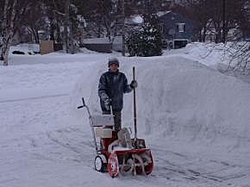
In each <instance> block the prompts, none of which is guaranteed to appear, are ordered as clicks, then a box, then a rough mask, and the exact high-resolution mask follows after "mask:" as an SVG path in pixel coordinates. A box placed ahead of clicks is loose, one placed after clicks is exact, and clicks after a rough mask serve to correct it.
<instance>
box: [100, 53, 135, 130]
mask: <svg viewBox="0 0 250 187" xmlns="http://www.w3.org/2000/svg"><path fill="white" fill-rule="evenodd" d="M108 67H109V70H108V71H107V72H105V73H103V74H102V75H101V77H100V80H99V85H98V95H99V97H100V104H101V109H102V113H103V114H110V113H111V111H110V106H112V111H113V114H114V122H115V130H116V131H118V130H120V129H121V111H122V108H123V94H124V93H129V92H131V91H132V90H133V89H135V88H136V87H137V82H136V81H135V80H133V81H132V82H131V83H130V84H128V81H127V78H126V76H125V74H124V73H122V72H120V71H119V60H118V59H117V58H110V59H109V61H108Z"/></svg>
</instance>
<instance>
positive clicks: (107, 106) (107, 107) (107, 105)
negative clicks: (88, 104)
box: [104, 98, 111, 110]
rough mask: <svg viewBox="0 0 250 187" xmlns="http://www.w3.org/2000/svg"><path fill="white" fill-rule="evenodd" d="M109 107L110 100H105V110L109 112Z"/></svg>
mask: <svg viewBox="0 0 250 187" xmlns="http://www.w3.org/2000/svg"><path fill="white" fill-rule="evenodd" d="M110 105H111V99H109V98H107V99H105V101H104V106H105V108H106V110H110Z"/></svg>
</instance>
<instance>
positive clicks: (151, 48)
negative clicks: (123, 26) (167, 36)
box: [127, 15, 162, 56]
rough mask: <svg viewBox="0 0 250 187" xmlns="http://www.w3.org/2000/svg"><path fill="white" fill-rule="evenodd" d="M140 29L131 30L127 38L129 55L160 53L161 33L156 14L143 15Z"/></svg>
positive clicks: (154, 54) (156, 54)
mask: <svg viewBox="0 0 250 187" xmlns="http://www.w3.org/2000/svg"><path fill="white" fill-rule="evenodd" d="M143 19H144V23H143V25H142V27H141V29H140V30H134V31H132V33H131V35H130V36H129V38H128V39H127V46H128V51H129V54H130V56H158V55H161V54H162V35H161V29H160V26H159V21H158V17H157V16H156V15H144V16H143Z"/></svg>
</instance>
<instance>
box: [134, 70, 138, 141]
mask: <svg viewBox="0 0 250 187" xmlns="http://www.w3.org/2000/svg"><path fill="white" fill-rule="evenodd" d="M133 80H135V67H133ZM133 100H134V132H135V142H136V139H137V117H136V92H135V88H134V89H133Z"/></svg>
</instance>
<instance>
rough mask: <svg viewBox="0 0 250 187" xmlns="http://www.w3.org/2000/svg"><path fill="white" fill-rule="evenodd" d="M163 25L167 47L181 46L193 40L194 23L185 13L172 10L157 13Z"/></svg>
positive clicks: (164, 40)
mask: <svg viewBox="0 0 250 187" xmlns="http://www.w3.org/2000/svg"><path fill="white" fill-rule="evenodd" d="M157 15H158V17H159V20H160V24H161V26H162V34H163V42H164V45H165V47H166V48H174V49H177V48H180V47H184V46H186V44H187V43H188V42H190V41H192V40H193V36H194V32H193V28H194V26H193V23H192V21H191V20H190V19H188V18H187V17H185V16H184V15H182V14H180V13H176V12H172V11H167V12H160V13H158V14H157Z"/></svg>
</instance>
